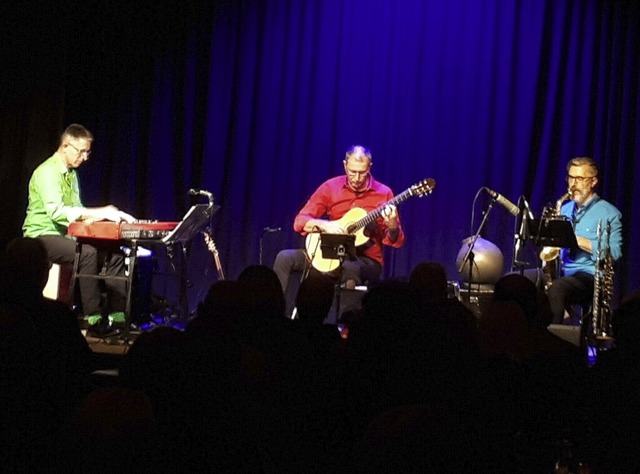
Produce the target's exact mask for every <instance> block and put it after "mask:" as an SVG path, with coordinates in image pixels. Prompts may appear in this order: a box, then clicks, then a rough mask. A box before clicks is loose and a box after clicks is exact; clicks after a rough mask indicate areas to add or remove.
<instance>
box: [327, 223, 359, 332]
mask: <svg viewBox="0 0 640 474" xmlns="http://www.w3.org/2000/svg"><path fill="white" fill-rule="evenodd" d="M320 250H321V251H322V258H325V259H330V260H339V261H340V265H339V266H338V275H337V279H336V285H335V290H334V297H335V301H336V310H335V311H336V323H338V322H339V321H340V299H341V298H340V293H341V290H342V264H343V263H344V261H345V259H346V258H349V259H356V258H357V257H356V236H355V235H353V234H321V235H320Z"/></svg>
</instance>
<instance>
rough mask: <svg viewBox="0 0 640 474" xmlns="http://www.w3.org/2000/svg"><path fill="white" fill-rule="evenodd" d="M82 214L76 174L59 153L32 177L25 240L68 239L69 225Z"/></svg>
mask: <svg viewBox="0 0 640 474" xmlns="http://www.w3.org/2000/svg"><path fill="white" fill-rule="evenodd" d="M83 210H84V207H83V205H82V201H81V200H80V185H79V183H78V176H77V173H76V171H75V170H73V169H72V170H69V169H67V167H66V166H65V164H64V162H63V159H62V156H61V155H60V154H59V153H58V152H56V153H54V154H53V156H51V157H49V158H48V159H47V160H46V161H44V162H43V163H42V164H40V165H39V166H38V167H37V168H36V169H35V171H34V172H33V174H32V175H31V179H30V180H29V205H28V206H27V217H26V218H25V220H24V224H23V225H22V231H23V233H24V236H25V237H38V236H40V235H66V234H67V227H68V226H69V223H70V222H73V221H75V220H77V219H78V218H79V217H80V216H81V215H82V213H83Z"/></svg>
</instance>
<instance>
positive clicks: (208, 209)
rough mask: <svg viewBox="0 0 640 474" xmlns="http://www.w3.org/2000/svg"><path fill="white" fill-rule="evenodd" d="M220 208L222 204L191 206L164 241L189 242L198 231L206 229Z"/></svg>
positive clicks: (167, 242) (166, 242) (168, 242)
mask: <svg viewBox="0 0 640 474" xmlns="http://www.w3.org/2000/svg"><path fill="white" fill-rule="evenodd" d="M218 209H220V206H212V205H209V204H196V205H195V206H191V208H190V209H189V210H188V211H187V213H186V214H185V216H184V217H183V218H182V220H181V221H180V223H179V224H178V225H177V226H176V228H175V229H173V231H172V232H171V233H169V234H167V235H166V236H165V237H164V238H163V239H162V242H164V243H165V244H170V243H174V242H187V241H189V240H191V239H192V238H193V237H194V236H195V235H196V234H197V233H198V232H200V231H201V230H202V229H204V228H205V227H206V226H207V225H208V224H209V222H210V220H211V217H212V216H213V215H214V214H215V213H216V212H217V211H218Z"/></svg>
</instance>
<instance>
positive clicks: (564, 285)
mask: <svg viewBox="0 0 640 474" xmlns="http://www.w3.org/2000/svg"><path fill="white" fill-rule="evenodd" d="M598 174H599V172H598V165H597V163H596V162H595V161H594V160H593V159H592V158H589V157H578V158H573V159H571V160H570V161H569V163H567V178H566V179H567V191H568V192H569V199H570V201H568V202H567V203H565V204H564V205H563V206H562V208H561V213H562V215H563V216H566V217H567V218H568V219H569V220H570V221H571V223H572V224H573V229H574V232H575V234H576V240H577V242H578V248H577V249H563V250H562V252H561V256H560V258H561V270H562V276H561V277H559V278H556V279H555V280H553V282H552V284H551V286H550V287H549V290H548V297H549V303H550V304H551V311H552V312H553V321H552V322H553V323H554V324H561V323H562V321H563V319H564V313H565V308H568V307H570V306H571V305H574V304H580V305H583V306H584V305H588V303H589V302H590V301H591V300H592V298H593V282H594V273H595V265H596V259H597V255H596V254H597V249H598V238H597V229H598V222H599V221H601V222H602V226H603V227H602V229H603V230H604V228H605V226H606V225H607V224H609V225H610V236H609V242H608V245H609V250H610V252H611V257H612V258H613V260H614V261H617V260H618V259H620V257H621V256H622V214H621V213H620V211H619V210H618V209H617V208H616V207H615V206H613V205H612V204H610V203H609V202H607V201H605V200H604V199H602V198H601V197H600V196H598V194H597V193H596V191H595V187H596V185H597V184H598Z"/></svg>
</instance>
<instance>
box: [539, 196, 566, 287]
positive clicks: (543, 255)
mask: <svg viewBox="0 0 640 474" xmlns="http://www.w3.org/2000/svg"><path fill="white" fill-rule="evenodd" d="M570 197H571V191H569V190H567V192H566V193H564V194H563V195H562V197H561V198H560V199H558V200H557V201H556V205H555V206H554V207H549V206H547V207H545V208H544V209H543V210H542V218H543V219H547V220H549V219H556V220H557V219H566V217H564V216H563V215H562V214H561V209H562V203H563V202H564V201H566V200H567V199H569V198H570ZM559 257H560V247H543V249H542V250H541V251H540V260H541V262H542V265H541V266H542V274H543V281H544V289H545V291H546V290H548V289H549V286H551V281H552V280H553V279H554V278H556V277H557V276H558V274H559V272H560V264H559Z"/></svg>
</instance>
